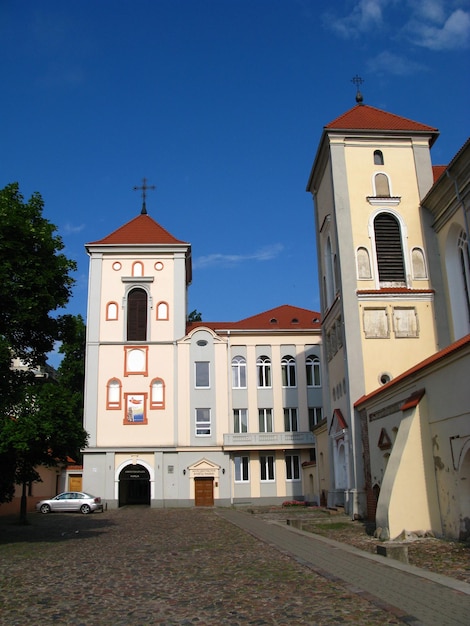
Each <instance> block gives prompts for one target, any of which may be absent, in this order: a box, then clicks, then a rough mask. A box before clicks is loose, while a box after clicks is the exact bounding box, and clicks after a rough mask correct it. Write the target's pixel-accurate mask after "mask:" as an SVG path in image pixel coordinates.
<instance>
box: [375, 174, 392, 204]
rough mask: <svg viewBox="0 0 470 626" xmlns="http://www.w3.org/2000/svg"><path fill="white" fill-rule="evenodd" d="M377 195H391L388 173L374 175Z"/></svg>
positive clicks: (387, 196)
mask: <svg viewBox="0 0 470 626" xmlns="http://www.w3.org/2000/svg"><path fill="white" fill-rule="evenodd" d="M374 185H375V195H376V196H379V197H380V198H389V197H390V182H389V180H388V176H387V175H386V174H382V173H379V174H376V175H375V177H374Z"/></svg>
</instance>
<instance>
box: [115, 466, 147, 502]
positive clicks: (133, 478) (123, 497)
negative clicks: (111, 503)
mask: <svg viewBox="0 0 470 626" xmlns="http://www.w3.org/2000/svg"><path fill="white" fill-rule="evenodd" d="M131 504H146V505H150V474H149V472H148V470H147V468H145V467H144V466H143V465H138V464H135V465H126V467H124V468H123V469H122V470H121V472H120V474H119V506H127V505H131Z"/></svg>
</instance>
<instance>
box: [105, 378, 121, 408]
mask: <svg viewBox="0 0 470 626" xmlns="http://www.w3.org/2000/svg"><path fill="white" fill-rule="evenodd" d="M106 408H107V409H108V410H120V409H121V408H122V385H121V381H120V380H119V379H118V378H111V379H110V380H108V384H107V385H106Z"/></svg>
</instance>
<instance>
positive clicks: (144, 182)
mask: <svg viewBox="0 0 470 626" xmlns="http://www.w3.org/2000/svg"><path fill="white" fill-rule="evenodd" d="M148 189H155V185H147V179H146V178H142V186H141V187H134V191H139V190H141V191H142V210H141V212H140V214H141V215H147V206H146V204H145V200H146V198H147V190H148Z"/></svg>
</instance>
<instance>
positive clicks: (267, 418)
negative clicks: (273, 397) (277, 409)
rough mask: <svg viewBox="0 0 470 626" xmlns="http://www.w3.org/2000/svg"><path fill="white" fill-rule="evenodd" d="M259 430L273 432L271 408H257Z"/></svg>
mask: <svg viewBox="0 0 470 626" xmlns="http://www.w3.org/2000/svg"><path fill="white" fill-rule="evenodd" d="M258 419H259V432H260V433H272V432H273V411H272V409H258Z"/></svg>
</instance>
